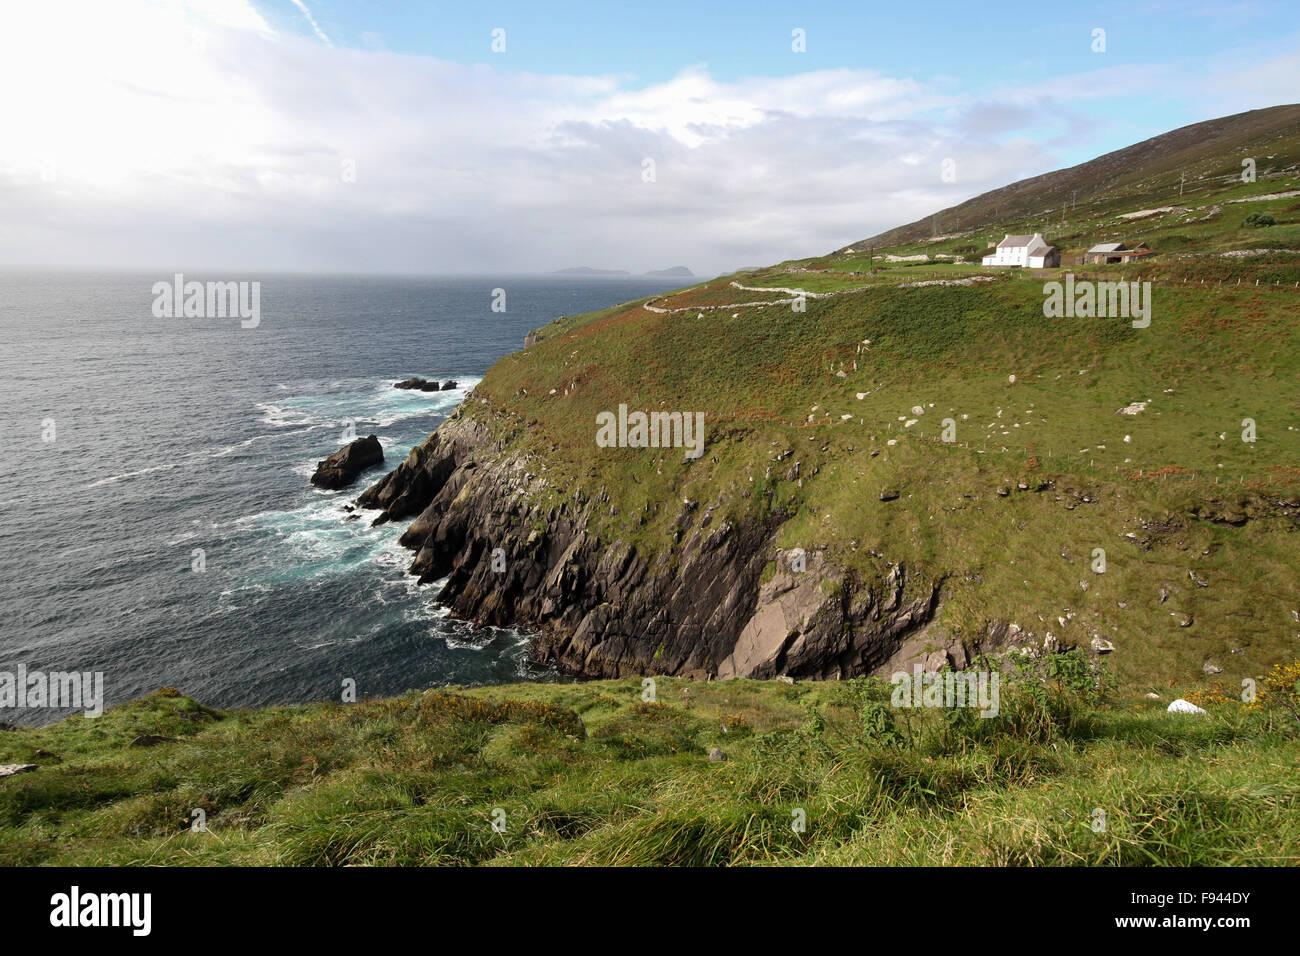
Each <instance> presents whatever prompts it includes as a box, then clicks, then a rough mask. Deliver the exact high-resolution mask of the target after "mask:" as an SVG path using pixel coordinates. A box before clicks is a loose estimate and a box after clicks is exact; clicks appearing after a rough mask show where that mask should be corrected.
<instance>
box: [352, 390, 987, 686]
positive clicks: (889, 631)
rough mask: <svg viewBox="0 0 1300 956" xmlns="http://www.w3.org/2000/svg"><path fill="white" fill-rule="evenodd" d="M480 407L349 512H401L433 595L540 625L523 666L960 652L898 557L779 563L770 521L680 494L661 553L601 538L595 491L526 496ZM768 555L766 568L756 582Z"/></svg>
mask: <svg viewBox="0 0 1300 956" xmlns="http://www.w3.org/2000/svg"><path fill="white" fill-rule="evenodd" d="M473 400H474V396H473V395H471V398H470V401H471V402H472V401H473ZM483 414H489V415H490V414H491V412H486V413H485V412H482V411H479V410H478V408H477V407H473V411H472V412H467V411H466V406H462V409H460V410H458V411H457V412H456V413H455V414H453V416H452V417H451V418H449V419H448V420H447V421H446V422H444V423H443V424H442V425H441V426H440V427H439V429H438V430H437V431H436V432H434V433H433V434H432V435H431V436H430V437H429V438H428V439H427V440H426V441H425V442H424V443H423V444H421V445H419V446H417V447H416V448H414V449H412V451H411V453H410V455H409V456H408V457H407V459H406V460H405V461H404V462H403V463H402V464H401V465H399V466H398V467H397V468H396V469H395V470H393V471H392V472H390V473H389V474H388V475H387V476H385V477H384V478H383V479H382V480H381V481H379V482H378V483H377V484H375V485H373V486H372V487H370V488H369V489H367V490H366V491H365V492H364V493H363V494H362V495H361V496H360V497H359V498H358V500H357V505H358V507H360V508H364V509H378V510H379V511H380V514H379V515H378V516H377V517H376V518H375V519H374V521H375V523H383V522H386V521H390V520H398V519H404V518H408V517H412V516H413V517H414V520H413V521H412V522H411V525H410V527H409V528H408V529H407V530H406V531H405V532H404V533H403V535H402V538H401V542H402V544H403V545H405V546H406V547H408V548H410V549H412V550H413V551H414V552H415V558H414V561H413V562H412V564H411V568H410V570H411V573H413V574H416V575H419V577H420V580H421V581H422V582H432V581H437V580H441V579H443V578H446V583H445V585H444V589H443V591H442V595H441V601H442V602H443V603H444V604H446V605H447V606H448V607H449V608H450V609H451V610H452V611H453V612H454V613H455V614H457V615H458V616H460V617H463V618H465V619H468V620H471V621H474V622H476V623H478V624H486V625H495V626H500V627H520V628H525V629H530V630H536V631H538V632H539V637H538V639H537V641H536V643H535V645H534V648H533V656H534V658H535V659H536V660H537V661H540V662H554V663H555V664H556V665H558V666H559V667H560V668H561V669H562V670H564V671H566V672H568V673H572V674H577V675H582V676H587V677H622V676H629V675H637V674H671V675H678V676H691V677H695V678H701V679H708V678H715V677H721V678H726V677H749V678H772V677H777V676H788V677H792V678H804V679H818V678H822V679H834V678H847V677H852V676H855V675H858V674H863V673H869V672H871V671H873V670H876V669H878V668H881V667H883V666H884V665H886V664H887V663H890V662H893V661H896V659H897V657H898V654H899V651H900V648H903V649H905V648H907V647H911V648H913V649H916V650H917V652H918V653H920V654H921V655H922V658H923V659H924V660H925V661H926V666H929V667H932V668H933V667H938V666H940V665H941V662H950V661H951V662H953V663H961V662H964V657H965V655H964V652H963V651H962V649H961V647H960V645H956V646H953V647H951V648H944V647H940V648H939V650H938V651H937V653H936V652H935V649H934V644H935V642H936V641H938V642H939V643H940V644H945V643H946V642H945V640H944V638H943V636H942V634H941V633H939V632H937V631H933V630H932V625H933V624H934V622H935V620H936V613H937V610H938V607H939V600H940V582H925V581H920V580H914V579H913V576H912V575H911V574H909V571H908V569H907V568H905V567H904V566H903V565H901V564H895V565H892V566H891V569H890V571H889V572H888V574H887V575H886V576H885V577H884V579H883V580H882V581H875V582H871V581H861V580H858V579H857V578H856V577H855V575H853V574H852V573H850V572H848V571H846V570H845V569H842V568H837V567H834V566H832V565H831V564H830V563H829V562H828V561H827V559H826V558H825V557H824V556H823V555H822V554H821V553H819V552H813V553H810V554H808V555H807V556H806V558H805V561H806V569H805V570H803V571H793V570H792V569H791V555H790V553H788V552H781V551H779V550H778V549H777V548H776V546H775V543H774V541H775V536H776V532H777V530H778V529H779V527H780V524H781V521H782V518H781V516H777V517H776V518H774V519H772V520H771V521H770V522H769V523H768V524H756V523H755V524H745V525H735V524H732V523H730V522H728V521H718V522H716V523H715V522H714V521H713V520H712V516H711V511H712V510H713V509H711V508H700V507H698V506H697V505H694V503H685V504H683V505H682V508H683V510H682V514H681V515H680V517H679V519H678V527H679V528H680V534H679V535H678V536H677V541H678V543H677V544H676V545H675V546H674V547H672V548H671V549H669V550H667V551H665V552H664V553H662V554H658V555H643V554H642V553H640V552H639V551H638V550H637V549H636V548H635V547H633V546H630V545H628V544H625V543H622V542H619V541H602V540H599V539H597V538H595V537H593V536H592V535H591V534H590V532H589V531H588V530H587V529H588V528H589V527H590V526H591V525H592V522H591V521H589V519H590V518H591V517H592V516H593V515H594V512H595V510H596V509H597V508H605V509H608V507H609V505H608V496H607V495H602V494H601V493H600V492H593V491H588V490H584V489H581V488H579V489H576V490H573V491H571V492H570V493H568V494H567V495H566V497H565V499H564V503H563V504H562V505H558V506H552V507H550V508H546V509H545V510H542V509H541V508H540V507H539V506H537V505H534V504H532V503H531V502H532V500H533V498H534V496H533V495H531V494H530V492H531V491H533V490H535V488H534V485H533V483H534V482H538V481H542V480H543V479H541V478H539V477H538V476H536V475H533V474H531V473H530V472H529V470H528V468H527V464H526V462H524V461H523V460H521V459H520V458H519V457H517V455H516V454H515V453H514V452H513V451H510V450H509V442H508V441H507V440H504V439H502V438H500V437H495V436H494V435H493V434H492V432H491V431H490V430H489V429H488V428H487V427H486V426H485V425H484V424H483V423H481V422H480V421H478V420H477V417H476V416H478V415H483ZM494 424H497V422H496V421H495V420H494ZM770 562H774V563H775V567H776V570H775V573H773V574H771V575H770V577H768V578H767V579H766V580H762V578H763V572H764V568H765V567H766V566H767V565H768V564H769V563H770ZM828 585H829V586H828ZM922 658H918V659H922ZM954 658H957V659H959V660H954Z"/></svg>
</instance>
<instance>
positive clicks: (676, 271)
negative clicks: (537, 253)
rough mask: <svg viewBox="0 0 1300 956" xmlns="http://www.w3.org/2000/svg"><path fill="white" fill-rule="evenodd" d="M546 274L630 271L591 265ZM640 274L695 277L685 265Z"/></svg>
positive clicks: (565, 274) (600, 274) (598, 273)
mask: <svg viewBox="0 0 1300 956" xmlns="http://www.w3.org/2000/svg"><path fill="white" fill-rule="evenodd" d="M548 274H549V275H553V276H630V275H631V274H632V273H630V272H628V271H627V270H626V269H593V268H592V267H591V266H572V267H570V268H568V269H556V270H555V271H554V272H551V273H548ZM642 275H646V276H654V277H656V278H663V279H693V278H694V277H695V273H694V272H692V271H691V270H690V269H688V268H686V267H685V266H672V267H671V268H668V269H652V270H651V271H649V272H645V273H642Z"/></svg>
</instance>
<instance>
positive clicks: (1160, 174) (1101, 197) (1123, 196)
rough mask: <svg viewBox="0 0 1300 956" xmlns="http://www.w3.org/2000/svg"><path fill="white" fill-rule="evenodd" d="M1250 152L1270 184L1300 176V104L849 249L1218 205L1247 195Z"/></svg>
mask: <svg viewBox="0 0 1300 956" xmlns="http://www.w3.org/2000/svg"><path fill="white" fill-rule="evenodd" d="M1246 158H1252V159H1254V161H1255V172H1256V175H1257V177H1259V179H1261V180H1262V179H1275V178H1277V177H1280V176H1286V175H1291V176H1294V175H1295V173H1296V170H1297V168H1298V167H1300V105H1294V104H1293V105H1290V106H1274V107H1271V108H1269V109H1262V110H1251V111H1250V112H1246V113H1238V114H1235V115H1233V116H1225V117H1221V118H1219V119H1213V120H1207V121H1205V122H1202V123H1194V124H1192V125H1190V126H1184V127H1182V128H1180V129H1176V130H1173V131H1172V132H1169V133H1165V134H1163V135H1161V136H1156V137H1153V138H1152V139H1149V140H1145V141H1143V142H1141V143H1136V144H1134V145H1133V146H1129V147H1126V148H1124V149H1120V150H1116V151H1115V152H1113V153H1107V154H1106V155H1104V156H1099V157H1098V158H1096V159H1093V160H1089V161H1088V162H1086V163H1081V164H1080V165H1078V166H1073V167H1070V168H1069V169H1061V170H1056V171H1054V172H1051V173H1046V174H1044V175H1042V176H1035V177H1033V178H1031V179H1025V180H1021V181H1020V182H1017V183H1012V184H1011V185H1009V186H1004V187H1002V188H1000V189H995V190H992V191H990V192H987V193H984V194H982V195H979V196H976V197H975V198H973V199H970V200H967V201H966V202H963V203H961V204H959V205H957V206H954V207H951V208H949V209H944V210H941V211H939V212H937V213H935V214H933V215H930V216H926V217H925V218H924V219H919V220H917V221H916V222H913V223H909V224H908V225H905V226H899V227H897V228H895V229H891V230H889V231H887V232H884V233H881V234H880V235H878V236H875V237H873V238H871V239H864V240H862V241H861V242H856V243H853V244H852V245H851V246H849V247H846V248H857V249H865V248H867V247H868V246H873V247H875V248H886V247H897V246H904V245H906V244H908V243H914V242H917V241H921V240H925V239H928V238H930V237H932V236H935V235H939V234H942V233H954V232H971V231H975V232H977V233H981V232H986V231H987V230H988V229H989V227H993V226H997V227H1004V226H1008V225H1011V224H1017V223H1024V224H1028V223H1039V224H1040V226H1041V224H1045V223H1051V224H1056V223H1065V227H1064V228H1063V229H1061V230H1060V232H1061V234H1062V235H1068V234H1069V232H1070V229H1071V226H1072V225H1073V226H1079V225H1081V224H1084V223H1087V222H1088V221H1090V220H1092V221H1095V220H1099V219H1102V218H1105V217H1107V215H1110V216H1114V215H1118V214H1121V213H1125V212H1131V211H1135V210H1139V209H1143V208H1150V207H1152V206H1157V205H1162V204H1164V203H1165V202H1176V203H1178V204H1179V205H1186V204H1192V205H1202V204H1204V205H1205V206H1206V208H1207V209H1208V208H1209V205H1210V204H1209V203H1208V202H1207V200H1210V199H1214V200H1221V199H1234V198H1239V197H1238V196H1235V195H1231V194H1228V193H1230V191H1231V190H1232V189H1234V188H1235V187H1236V186H1238V185H1241V175H1242V171H1243V168H1242V160H1243V159H1246ZM1124 206H1127V207H1128V208H1122V207H1124ZM1029 231H1030V232H1032V231H1033V230H1029ZM1005 232H1010V233H1013V234H1021V233H1023V232H1025V230H1024V229H1015V228H1008V229H1005ZM1001 237H1002V236H1001V234H999V235H998V236H997V238H999V239H1000V238H1001ZM1098 241H1102V240H1098ZM1291 248H1294V247H1291Z"/></svg>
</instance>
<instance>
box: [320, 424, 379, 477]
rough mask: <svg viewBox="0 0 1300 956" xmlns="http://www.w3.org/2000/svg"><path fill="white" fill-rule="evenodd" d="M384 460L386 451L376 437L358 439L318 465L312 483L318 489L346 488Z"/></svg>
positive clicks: (368, 436) (369, 436)
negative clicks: (364, 472)
mask: <svg viewBox="0 0 1300 956" xmlns="http://www.w3.org/2000/svg"><path fill="white" fill-rule="evenodd" d="M383 460H384V449H383V448H382V447H381V446H380V444H379V439H378V438H376V437H375V436H374V435H367V436H366V437H365V438H358V439H357V440H356V441H354V442H351V443H350V444H347V445H344V446H343V447H342V448H340V449H339V450H338V451H336V452H335V453H334V454H332V455H330V456H329V457H328V458H325V459H323V460H321V461H320V462H318V463H317V465H316V473H315V474H314V475H312V476H311V483H312V484H313V485H316V486H317V487H318V488H330V489H334V488H346V487H347V486H348V485H350V484H352V482H354V481H356V480H357V476H358V475H360V474H361V472H363V471H365V470H366V469H367V468H369V467H370V466H371V465H377V464H379V463H380V462H381V461H383Z"/></svg>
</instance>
